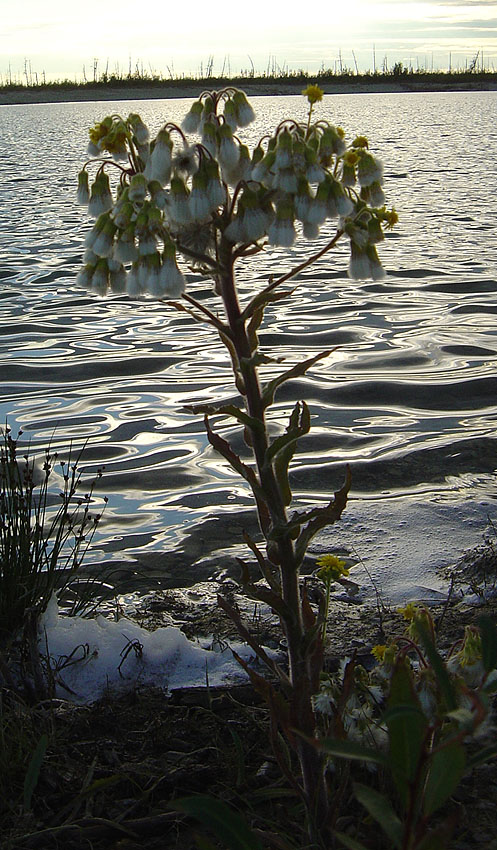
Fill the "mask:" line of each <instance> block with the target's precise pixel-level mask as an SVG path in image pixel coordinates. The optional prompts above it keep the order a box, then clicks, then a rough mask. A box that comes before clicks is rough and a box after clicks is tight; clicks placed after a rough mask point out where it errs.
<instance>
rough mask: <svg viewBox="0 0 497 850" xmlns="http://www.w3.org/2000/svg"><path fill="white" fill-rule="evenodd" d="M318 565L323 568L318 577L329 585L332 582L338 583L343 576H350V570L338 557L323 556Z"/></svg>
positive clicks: (317, 562) (318, 560)
mask: <svg viewBox="0 0 497 850" xmlns="http://www.w3.org/2000/svg"><path fill="white" fill-rule="evenodd" d="M316 564H317V565H318V567H321V569H320V570H318V572H317V573H316V575H317V577H318V578H320V579H321V581H324V582H325V583H326V584H329V583H330V582H332V581H337V580H338V579H340V578H342V577H343V576H348V574H349V572H350V570H348V569H347V568H346V565H345V561H343V560H342V559H341V558H339V557H338V555H321V557H320V558H318V559H317V561H316Z"/></svg>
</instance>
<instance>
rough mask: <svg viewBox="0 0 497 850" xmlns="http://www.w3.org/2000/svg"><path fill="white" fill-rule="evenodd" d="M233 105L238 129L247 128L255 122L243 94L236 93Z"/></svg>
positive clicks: (252, 111) (251, 110)
mask: <svg viewBox="0 0 497 850" xmlns="http://www.w3.org/2000/svg"><path fill="white" fill-rule="evenodd" d="M233 103H234V106H235V109H236V118H237V122H238V126H239V127H247V125H248V124H251V123H252V121H254V120H255V112H254V110H253V109H252V107H251V105H250V103H249V102H248V100H247V98H246V96H245V92H243V91H240V90H238V91H236V92H235V93H234V95H233Z"/></svg>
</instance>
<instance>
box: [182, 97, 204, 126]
mask: <svg viewBox="0 0 497 850" xmlns="http://www.w3.org/2000/svg"><path fill="white" fill-rule="evenodd" d="M203 109H204V106H203V104H202V101H201V100H196V101H195V102H194V103H193V104H192V106H191V108H190V111H189V112H188V113H187V114H186V115H185V117H184V118H183V121H182V123H181V126H182V128H183V130H184V131H185V133H195V132H196V131H197V130H198V128H199V125H200V121H201V118H202V112H203Z"/></svg>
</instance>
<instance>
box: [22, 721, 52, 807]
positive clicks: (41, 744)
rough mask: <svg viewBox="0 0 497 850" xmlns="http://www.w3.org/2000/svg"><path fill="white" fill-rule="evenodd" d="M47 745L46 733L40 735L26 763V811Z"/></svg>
mask: <svg viewBox="0 0 497 850" xmlns="http://www.w3.org/2000/svg"><path fill="white" fill-rule="evenodd" d="M47 747H48V737H47V735H42V736H41V738H40V740H39V741H38V744H37V745H36V749H35V751H34V753H33V755H32V756H31V761H30V762H29V764H28V769H27V771H26V776H25V777H24V798H23V802H24V811H25V812H28V811H29V810H30V808H31V800H32V797H33V792H34V790H35V788H36V786H37V784H38V779H39V778H40V770H41V766H42V763H43V759H44V758H45V753H46V751H47Z"/></svg>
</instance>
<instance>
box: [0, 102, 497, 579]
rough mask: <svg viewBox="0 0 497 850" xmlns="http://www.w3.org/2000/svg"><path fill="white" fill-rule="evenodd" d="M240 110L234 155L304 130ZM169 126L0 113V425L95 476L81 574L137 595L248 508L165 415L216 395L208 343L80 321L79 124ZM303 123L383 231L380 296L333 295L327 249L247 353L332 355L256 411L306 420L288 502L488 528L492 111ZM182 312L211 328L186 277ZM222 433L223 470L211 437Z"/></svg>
mask: <svg viewBox="0 0 497 850" xmlns="http://www.w3.org/2000/svg"><path fill="white" fill-rule="evenodd" d="M252 102H253V105H254V107H255V108H256V110H257V114H258V121H257V125H256V126H254V127H253V128H252V127H251V128H249V129H250V137H251V140H252V141H254V140H255V139H256V137H258V136H259V134H261V133H262V132H264V130H265V129H269V127H270V126H271V125H274V124H275V123H276V122H277V121H278V120H280V119H281V118H283V117H286V116H288V115H289V114H291V115H297V116H298V117H301V118H303V117H304V109H305V105H304V102H303V99H302V98H298V97H281V98H275V99H273V98H262V97H261V98H254V99H253V101H252ZM187 108H188V102H187V101H182V100H171V101H166V100H164V101H158V100H154V101H140V102H139V103H138V102H132V101H128V102H117V103H114V104H109V103H77V104H71V103H69V104H46V105H29V106H4V107H0V332H1V337H0V357H1V369H2V387H1V411H0V418H1V421H5V420H6V419H7V418H8V421H9V424H10V425H11V426H12V428H13V430H14V431H15V430H16V429H17V428H18V427H20V428H22V430H23V432H24V434H25V436H26V438H28V439H29V440H30V441H31V444H32V446H34V447H40V448H41V447H42V446H44V445H45V444H46V443H47V442H48V441H49V440H52V444H54V445H55V446H56V447H57V448H58V449H60V451H61V452H62V453H63V451H64V450H66V449H67V447H68V445H69V443H70V442H71V441H72V443H73V445H74V446H76V447H80V446H81V445H82V444H83V443H84V442H85V440H87V439H89V444H88V447H87V448H86V450H85V455H84V457H85V469H86V470H87V471H88V472H92V471H95V470H96V469H97V468H98V467H99V466H102V465H104V466H105V471H104V475H103V478H102V480H101V482H100V483H99V485H98V495H99V497H100V496H103V495H104V493H105V494H107V495H108V496H109V506H108V508H107V509H106V513H105V519H104V521H103V523H102V525H101V527H100V533H99V539H98V552H97V556H98V557H99V558H100V559H102V558H104V559H105V560H114V561H116V562H119V564H120V565H121V566H122V567H123V570H124V572H125V571H126V562H128V564H129V567H128V571H129V576H130V577H131V575H132V573H134V572H135V571H136V570H138V572H139V573H140V576H141V579H140V580H142V581H143V582H144V584H145V585H146V584H147V583H151V582H153V580H155V578H156V577H159V576H161V577H166V578H167V580H168V581H169V583H170V584H175V583H179V584H181V583H182V582H185V581H190V580H193V578H195V577H200V572H198V568H195V569H197V572H193V571H192V570H193V567H192V569H190V570H189V565H190V564H192V563H193V562H194V561H195V559H197V558H199V557H202V556H205V555H208V554H209V552H210V551H212V550H214V549H216V548H218V547H220V546H227V545H230V544H231V543H234V542H235V541H236V540H237V536H238V534H239V531H240V527H242V526H245V525H247V524H248V523H249V516H250V513H249V512H250V506H251V499H250V496H249V494H248V493H247V491H246V490H245V488H244V487H243V485H241V484H240V482H238V481H237V479H236V477H235V476H234V474H233V473H232V471H231V470H230V469H229V468H227V466H226V464H225V463H224V462H223V461H221V460H220V459H219V458H218V457H217V456H216V455H215V454H214V452H213V451H212V449H211V448H210V447H209V446H208V444H207V441H206V437H205V434H204V431H203V426H202V423H201V422H200V421H199V420H198V418H196V417H194V416H192V415H191V414H189V413H188V412H187V411H185V410H184V407H185V405H187V404H191V403H198V402H202V401H205V400H208V399H219V398H233V397H234V391H233V388H232V385H231V380H230V370H229V368H228V364H227V362H226V358H225V355H224V350H223V349H222V348H221V347H220V345H219V344H218V342H217V340H216V338H215V337H214V336H213V333H212V332H211V330H210V329H209V328H207V327H205V328H204V327H203V326H201V325H196V324H193V323H192V321H191V320H190V319H189V317H188V316H187V315H186V314H185V315H183V314H180V313H176V312H174V311H173V310H172V309H169V308H167V307H164V306H163V305H160V304H156V303H153V302H151V301H130V300H129V299H127V298H126V297H112V298H108V299H106V300H101V299H98V298H94V297H90V296H89V295H88V294H87V293H85V292H84V291H82V290H81V289H79V288H78V287H77V286H76V283H75V277H76V273H77V270H78V268H79V265H80V262H81V255H82V251H83V240H84V236H85V232H86V230H87V229H88V219H87V216H86V211H85V210H84V209H82V208H80V207H77V206H76V205H75V202H74V195H75V184H76V175H77V172H78V170H79V169H80V167H81V164H82V163H83V162H84V159H85V149H86V141H87V135H86V134H87V128H88V126H89V125H91V124H92V123H93V122H94V121H95V120H98V119H101V118H103V117H104V115H106V114H107V113H109V112H111V111H116V112H123V113H125V114H127V113H128V112H129V111H139V112H140V113H141V114H142V116H143V118H144V120H146V121H147V122H148V123H149V124H150V126H151V127H152V128H154V129H156V128H157V127H158V126H159V125H160V124H161V123H163V122H164V120H180V119H181V118H182V116H183V115H184V114H185V112H186V109H187ZM320 109H321V113H322V116H323V117H324V118H328V119H330V120H332V121H333V123H337V124H341V125H342V126H343V127H344V128H345V129H346V130H347V133H348V135H349V136H352V135H356V134H357V133H359V132H360V133H365V134H366V135H368V136H369V137H370V140H371V142H372V149H373V150H374V152H375V153H377V154H378V155H379V156H380V157H381V158H382V159H383V161H384V164H385V173H386V180H385V189H386V194H387V198H388V202H389V204H394V205H395V207H396V208H397V209H398V211H399V214H400V223H399V225H398V227H397V228H396V229H395V230H394V231H393V233H391V234H389V235H388V236H387V239H386V241H385V242H384V243H383V245H382V246H381V256H382V260H383V262H384V265H385V267H386V269H387V270H388V277H387V279H386V280H384V281H381V282H366V283H357V282H351V281H349V280H348V279H347V277H346V268H347V252H346V249H345V246H344V247H343V248H340V249H339V250H338V251H337V253H336V254H335V255H334V256H329V257H326V258H324V259H323V260H322V261H320V262H319V263H318V264H316V265H315V266H313V267H311V268H309V269H307V270H306V272H305V273H304V274H303V275H302V276H301V278H300V280H299V287H298V288H297V289H296V290H295V291H294V292H293V294H292V295H291V296H289V298H288V300H287V301H285V302H283V303H282V304H280V305H278V306H277V307H273V308H271V309H269V310H268V311H267V317H266V320H265V324H264V326H263V332H262V333H261V343H262V345H263V346H264V349H265V350H266V351H267V352H268V353H271V352H275V353H276V354H277V356H279V357H281V356H284V357H285V362H286V364H287V365H289V364H293V363H295V362H297V361H298V360H299V359H302V358H304V357H305V356H309V354H310V353H317V352H318V351H320V350H321V349H327V348H330V347H334V346H338V348H337V350H336V351H335V352H334V354H332V355H331V356H330V357H329V358H328V359H327V360H325V361H323V362H322V363H320V364H319V365H317V366H316V367H314V368H313V369H312V370H311V371H310V372H309V374H308V376H307V377H306V378H305V379H301V380H298V381H294V382H292V383H289V384H287V385H286V386H285V388H284V389H283V390H282V391H281V393H280V395H279V396H278V397H277V404H276V406H275V411H274V414H273V418H274V420H275V423H274V427H275V428H276V427H277V426H278V423H280V422H281V423H282V422H283V421H284V419H285V417H286V416H287V415H288V412H289V410H290V409H291V406H292V404H293V403H294V401H295V400H296V399H298V398H305V399H306V400H307V401H308V402H309V404H310V407H311V412H312V417H313V429H312V432H311V434H310V435H309V436H308V437H307V438H306V439H304V440H303V441H302V444H301V453H300V454H299V455H298V458H297V459H296V463H295V471H294V475H293V484H294V491H295V493H296V495H297V496H298V497H299V499H301V500H305V501H307V502H312V501H316V500H320V499H323V498H324V497H325V496H326V494H327V493H329V492H330V491H331V490H333V489H336V486H337V485H338V484H339V483H340V481H341V478H342V475H343V468H344V465H345V463H346V462H349V463H350V464H351V466H352V473H353V496H354V499H355V500H356V504H357V505H359V504H360V502H361V501H362V502H366V501H368V502H369V501H370V500H374V499H379V498H380V497H382V501H383V504H385V501H386V500H388V499H391V500H393V501H395V504H396V505H398V504H400V505H401V506H402V505H404V507H405V511H406V516H407V515H408V512H409V505H410V504H411V503H412V502H413V500H414V501H416V500H417V502H418V504H419V502H420V500H425V501H430V500H432V501H433V500H435V501H437V502H438V503H440V501H442V502H445V503H447V504H451V505H453V506H454V510H457V509H458V506H460V505H461V504H462V503H467V502H468V501H470V500H472V501H475V500H476V501H479V502H480V503H482V504H483V505H487V508H486V509H487V510H488V511H490V512H491V511H492V509H493V507H494V506H495V502H494V499H495V493H496V486H495V475H494V471H495V468H496V465H497V464H496V441H495V436H496V434H495V428H496V389H497V377H496V370H495V366H496V358H497V323H496V318H497V317H496V313H497V297H496V292H497V236H496V226H495V221H496V207H497V201H496V198H497V130H496V128H497V96H496V94H495V93H492V92H483V93H450V94H426V93H422V94H421V93H419V94H402V95H395V94H384V95H350V96H348V95H343V96H327V97H325V99H324V102H323V104H322V105H321V106H320ZM305 248H306V246H305V244H304V243H303V242H298V243H296V245H295V247H294V248H293V249H291V250H290V251H283V250H275V249H271V250H267V251H266V253H265V254H264V255H263V256H262V257H261V258H260V259H259V258H258V259H257V261H256V262H255V263H253V264H252V266H251V268H248V267H247V266H245V267H241V268H240V270H239V279H240V285H241V291H242V295H244V296H248V294H249V293H250V292H252V291H253V290H254V288H256V287H260V286H262V285H263V284H264V282H265V281H266V280H267V278H268V275H270V274H273V273H277V272H281V271H287V270H288V269H289V268H290V267H291V265H292V264H297V263H298V262H299V261H301V260H302V259H303V258H304V256H305ZM289 289H290V284H289ZM191 291H192V293H193V294H195V295H196V297H198V298H202V299H205V300H206V303H209V305H210V306H211V307H214V308H215V306H216V305H215V300H214V297H213V296H212V294H211V291H210V286H209V284H208V282H206V281H203V280H201V279H200V278H198V277H194V276H192V277H191ZM265 368H266V372H267V374H272V373H273V372H274V370H275V369H278V368H282V366H278V365H274V366H269V367H265ZM224 433H225V436H227V435H230V436H231V437H232V439H233V440H234V442H235V445H236V446H237V448H239V449H240V450H242V442H241V440H240V437H239V435H238V434H237V433H236V429H235V428H234V427H232V426H231V424H230V423H228V422H226V423H225V425H224ZM399 500H400V501H399ZM352 536H353V535H352ZM337 540H339V533H338V531H337ZM352 543H353V540H352ZM152 553H155V554H153V556H152ZM144 572H145V573H146V576H145V578H143V574H144ZM123 575H124V573H123ZM202 577H204V576H202Z"/></svg>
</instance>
